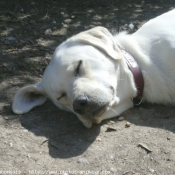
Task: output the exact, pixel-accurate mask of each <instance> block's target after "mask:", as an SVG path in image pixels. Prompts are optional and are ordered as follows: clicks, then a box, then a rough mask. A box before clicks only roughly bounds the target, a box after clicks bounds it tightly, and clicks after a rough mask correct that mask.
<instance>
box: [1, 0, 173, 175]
mask: <svg viewBox="0 0 175 175" xmlns="http://www.w3.org/2000/svg"><path fill="white" fill-rule="evenodd" d="M174 7H175V2H174V0H168V1H163V0H147V1H146V0H142V1H140V0H126V1H120V0H94V1H84V0H79V1H78V0H77V1H76V0H68V1H65V0H43V1H39V0H33V1H32V0H31V1H30V0H25V1H21V0H15V1H14V0H1V1H0V48H1V49H0V50H1V52H0V133H1V134H0V141H1V142H0V174H26V175H28V174H64V175H71V174H76V175H78V174H90V175H91V174H103V175H104V174H105V175H111V174H114V175H154V174H155V175H174V174H175V148H174V147H175V134H174V132H175V108H173V107H171V106H160V105H151V104H143V105H142V106H140V107H139V108H134V109H132V110H129V111H127V112H125V113H124V114H122V116H120V117H124V118H125V120H122V121H119V118H115V119H113V120H107V121H104V122H103V123H102V124H101V125H94V126H93V127H92V128H91V129H86V128H85V127H84V126H83V125H82V124H81V123H80V122H79V121H78V119H77V118H76V116H74V115H73V114H71V113H67V112H64V111H61V110H59V109H58V108H56V107H55V106H54V105H53V104H52V103H51V102H50V101H48V102H46V103H45V104H44V105H43V106H41V107H38V108H35V109H34V110H32V111H31V112H29V113H27V114H24V115H15V114H13V112H12V110H11V104H12V99H13V95H14V93H15V92H16V91H17V89H19V88H20V87H22V86H24V85H27V84H30V83H36V82H38V81H39V80H41V78H42V74H43V71H44V69H45V67H46V66H47V65H48V62H49V60H50V59H51V56H52V53H53V51H54V49H55V47H56V46H57V45H58V44H60V43H61V42H62V41H64V40H65V39H66V38H68V37H70V36H71V35H73V34H76V33H78V32H80V31H83V30H86V29H89V28H91V27H94V26H99V25H101V26H104V27H106V28H108V29H109V30H110V31H111V32H112V33H116V32H118V31H121V30H128V31H129V32H134V30H137V29H138V28H139V27H140V26H141V25H142V24H143V23H145V22H146V21H148V20H149V19H150V18H153V17H155V16H157V15H159V14H162V13H163V12H166V11H168V10H170V9H173V8H174ZM129 24H133V25H134V29H133V30H131V29H130V28H129V27H128V25H129ZM127 122H129V123H130V127H126V123H127Z"/></svg>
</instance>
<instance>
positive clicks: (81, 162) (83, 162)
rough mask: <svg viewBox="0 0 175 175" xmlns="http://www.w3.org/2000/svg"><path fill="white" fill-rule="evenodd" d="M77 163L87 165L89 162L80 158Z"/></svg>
mask: <svg viewBox="0 0 175 175" xmlns="http://www.w3.org/2000/svg"><path fill="white" fill-rule="evenodd" d="M77 162H78V163H80V164H89V162H88V161H87V159H85V158H80V159H79V160H78V161H77Z"/></svg>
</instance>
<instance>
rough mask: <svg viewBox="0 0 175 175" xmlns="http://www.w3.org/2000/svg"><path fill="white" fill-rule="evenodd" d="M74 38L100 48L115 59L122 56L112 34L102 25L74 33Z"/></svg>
mask: <svg viewBox="0 0 175 175" xmlns="http://www.w3.org/2000/svg"><path fill="white" fill-rule="evenodd" d="M76 39H77V40H78V41H81V42H83V43H85V44H90V45H92V46H94V47H96V48H98V49H100V50H101V51H103V52H104V53H106V54H107V55H108V56H110V57H111V58H113V59H115V60H118V59H121V58H122V54H121V52H120V50H119V48H118V46H117V44H116V43H115V41H114V38H113V36H112V35H111V33H110V32H109V31H108V30H107V29H106V28H104V27H95V28H92V29H90V30H87V31H84V32H81V33H79V34H77V35H75V37H74V40H76Z"/></svg>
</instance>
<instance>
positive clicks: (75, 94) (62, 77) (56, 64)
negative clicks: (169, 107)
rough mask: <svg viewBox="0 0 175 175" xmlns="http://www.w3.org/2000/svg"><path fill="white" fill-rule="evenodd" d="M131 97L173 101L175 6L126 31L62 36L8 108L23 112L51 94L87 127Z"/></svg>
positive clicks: (128, 104) (117, 110)
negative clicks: (41, 72) (40, 70)
mask: <svg viewBox="0 0 175 175" xmlns="http://www.w3.org/2000/svg"><path fill="white" fill-rule="evenodd" d="M128 62H129V63H128ZM129 65H130V66H129ZM137 65H138V66H137ZM135 68H136V69H137V70H139V71H138V72H137V73H133V72H134V71H132V69H135ZM137 79H140V80H139V81H141V82H142V83H141V85H139V83H137V82H138V80H137ZM143 82H144V87H143ZM139 88H140V89H139ZM139 93H140V94H139ZM137 96H139V97H140V101H139V103H141V102H142V101H148V102H151V103H163V104H168V103H169V104H173V103H174V102H175V10H172V11H170V12H167V13H165V14H163V15H161V16H158V17H156V18H154V19H152V20H150V21H148V22H147V23H146V24H144V25H143V26H142V27H141V28H140V29H139V30H138V31H137V32H135V33H133V34H131V35H130V34H127V33H126V32H121V33H119V34H117V35H116V36H112V35H111V34H110V32H109V31H108V30H107V29H106V28H104V27H95V28H92V29H90V30H87V31H84V32H81V33H79V34H77V35H75V36H72V37H71V38H69V39H67V40H66V41H65V42H63V43H62V44H60V45H59V46H58V47H57V48H56V50H55V52H54V54H53V57H52V59H51V61H50V64H49V65H48V67H47V68H46V70H45V72H44V75H43V78H42V81H41V82H39V83H37V84H33V85H28V86H25V87H23V88H21V89H20V90H18V92H17V93H16V94H15V96H14V100H13V105H12V109H13V112H14V113H16V114H22V113H26V112H28V111H30V110H31V109H32V108H34V107H36V106H39V105H42V104H43V103H44V102H45V101H46V100H47V99H51V100H52V101H53V103H54V104H55V105H56V106H57V107H58V108H61V109H63V110H68V111H71V112H73V113H75V114H76V115H77V117H78V118H79V119H80V121H81V122H82V123H83V124H84V125H85V126H86V127H87V128H90V127H91V126H92V123H100V122H101V121H102V120H104V119H109V118H112V117H115V116H117V115H120V114H121V113H122V112H124V111H126V110H127V109H129V108H132V107H133V106H134V103H133V99H134V98H135V97H137Z"/></svg>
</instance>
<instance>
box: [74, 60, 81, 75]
mask: <svg viewBox="0 0 175 175" xmlns="http://www.w3.org/2000/svg"><path fill="white" fill-rule="evenodd" d="M81 64H82V60H80V61H79V63H78V65H77V67H76V69H75V72H74V75H75V76H78V75H79V74H80V67H81Z"/></svg>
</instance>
